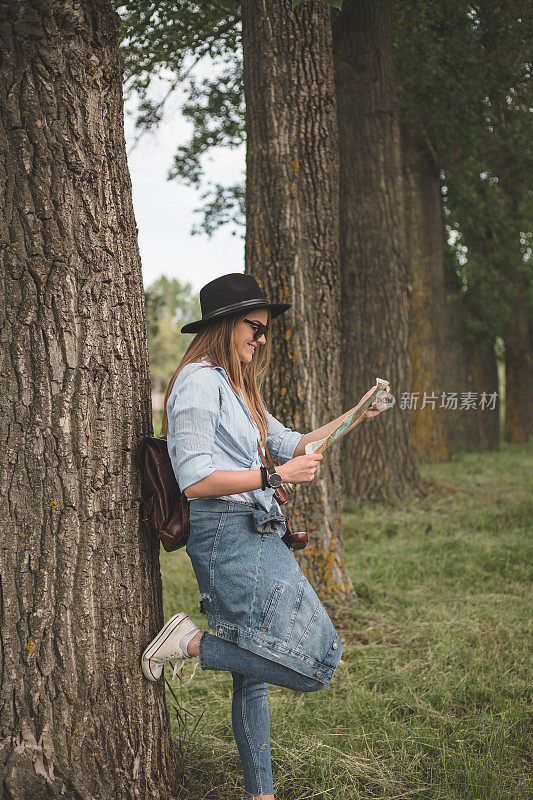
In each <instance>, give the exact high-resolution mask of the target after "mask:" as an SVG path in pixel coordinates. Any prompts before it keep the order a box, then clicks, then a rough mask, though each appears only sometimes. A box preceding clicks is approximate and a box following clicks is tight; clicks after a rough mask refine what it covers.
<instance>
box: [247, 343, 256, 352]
mask: <svg viewBox="0 0 533 800" xmlns="http://www.w3.org/2000/svg"><path fill="white" fill-rule="evenodd" d="M248 347H250V348H251V350H252V353H255V347H254V346H253V345H251V344H249V345H248Z"/></svg>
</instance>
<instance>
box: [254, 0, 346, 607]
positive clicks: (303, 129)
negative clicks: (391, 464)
mask: <svg viewBox="0 0 533 800" xmlns="http://www.w3.org/2000/svg"><path fill="white" fill-rule="evenodd" d="M242 17H243V50H244V87H245V97H246V131H247V155H246V209H247V229H246V269H247V270H248V271H249V272H252V273H253V274H254V275H255V276H256V277H257V278H258V280H259V281H260V283H261V284H262V286H263V288H264V290H265V291H266V293H267V295H268V296H270V297H271V298H275V299H279V300H280V301H287V302H289V303H292V308H291V309H290V310H289V311H288V312H287V313H286V314H284V315H283V316H281V317H280V318H279V320H275V322H274V330H275V336H274V338H273V361H272V365H273V366H272V369H271V370H270V374H269V376H268V378H267V382H266V384H265V396H266V399H267V402H268V404H269V405H270V407H271V408H272V412H273V413H274V414H275V415H277V416H279V417H280V418H281V419H282V420H283V421H284V422H285V424H287V425H289V426H291V427H293V428H294V429H296V430H300V431H302V432H307V431H310V430H314V429H315V428H318V427H320V426H322V425H324V424H325V423H326V422H328V421H329V420H331V419H334V418H335V417H337V416H339V415H340V413H341V411H342V409H341V370H340V351H339V348H340V276H339V256H338V145H337V122H336V107H335V91H334V86H333V66H332V56H331V24H330V16H329V7H328V6H327V5H326V4H325V3H316V4H315V3H302V4H301V5H300V6H299V7H297V8H296V9H295V10H294V11H292V10H291V4H290V0H275V1H274V2H267V1H266V0H258V1H257V2H252V0H244V2H243V4H242ZM340 474H341V470H340V450H339V448H338V447H337V448H332V449H331V450H330V451H328V453H327V454H326V455H325V457H324V461H323V462H322V465H321V467H320V469H319V470H318V471H317V474H316V476H315V480H314V481H313V482H312V484H310V485H309V486H300V488H299V489H298V492H297V494H296V497H295V499H293V500H292V501H291V505H290V508H289V513H290V514H291V518H292V520H293V522H294V525H293V527H294V528H295V529H296V530H301V529H303V528H306V529H307V530H308V531H309V533H310V544H309V545H308V546H307V548H306V550H305V551H304V552H303V553H302V554H300V555H299V556H298V559H299V561H300V564H301V566H302V569H303V570H304V571H305V572H306V574H307V577H308V578H309V580H310V581H311V583H312V584H313V586H314V587H315V589H316V591H317V593H318V594H319V595H320V597H321V598H322V599H323V600H329V599H331V600H342V599H346V598H348V597H351V596H353V587H352V585H351V581H350V578H349V576H348V573H347V571H346V567H345V564H344V549H343V538H342V527H341V490H342V486H341V480H340Z"/></svg>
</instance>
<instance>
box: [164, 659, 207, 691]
mask: <svg viewBox="0 0 533 800" xmlns="http://www.w3.org/2000/svg"><path fill="white" fill-rule="evenodd" d="M169 660H170V659H169ZM180 661H181V664H180ZM199 663H200V661H197V662H196V664H195V665H194V669H193V671H192V675H191V677H190V678H189V680H188V681H186V682H185V685H187V684H188V683H190V682H191V681H192V679H193V678H194V673H195V672H196V667H197V666H198V664H199ZM178 664H180V665H179V667H178ZM184 664H185V659H184V658H182V659H179V660H178V661H176V663H175V664H174V671H173V672H172V683H174V679H175V677H176V674H177V673H178V672H181V670H182V669H183V665H184Z"/></svg>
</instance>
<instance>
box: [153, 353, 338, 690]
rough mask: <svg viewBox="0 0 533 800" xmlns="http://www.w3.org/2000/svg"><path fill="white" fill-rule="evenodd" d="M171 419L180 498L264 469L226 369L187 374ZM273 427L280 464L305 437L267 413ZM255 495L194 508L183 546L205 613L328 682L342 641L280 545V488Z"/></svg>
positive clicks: (253, 645) (215, 625) (255, 647)
mask: <svg viewBox="0 0 533 800" xmlns="http://www.w3.org/2000/svg"><path fill="white" fill-rule="evenodd" d="M199 367H200V368H199ZM205 367H207V368H205ZM177 384H178V385H177ZM167 417H168V433H167V445H168V450H169V455H170V458H171V462H172V466H173V469H174V473H175V475H176V479H177V481H178V484H179V486H180V488H181V489H182V491H183V490H184V489H186V488H187V486H190V485H191V484H193V483H196V482H197V481H199V480H201V479H202V478H204V477H206V476H207V475H210V474H211V473H212V472H214V471H215V470H219V469H221V470H243V469H259V467H260V466H261V461H260V458H259V454H258V452H257V429H256V427H255V425H254V423H253V421H252V419H251V417H250V415H249V412H248V409H247V407H246V404H245V403H244V402H243V401H242V399H241V398H240V397H239V396H238V395H237V394H236V393H235V391H234V390H233V388H232V386H231V384H230V382H229V379H228V377H227V375H226V372H225V371H224V370H223V369H222V368H221V367H218V366H216V367H214V366H212V365H210V364H209V362H203V363H202V362H196V363H195V364H189V365H187V366H186V367H184V368H183V369H182V370H181V372H180V374H179V375H178V378H177V380H176V382H175V384H174V387H173V389H172V392H171V394H170V396H169V398H168V401H167ZM268 424H269V427H268V436H267V445H268V448H269V450H270V452H271V454H272V457H273V458H274V460H275V461H276V462H277V463H285V461H288V460H289V459H290V458H292V454H293V452H294V450H295V448H296V446H297V444H298V442H299V441H300V438H301V436H302V434H300V433H297V432H296V431H292V430H291V429H289V428H285V427H284V426H283V425H282V424H281V423H280V422H279V421H278V420H277V419H276V418H275V417H273V416H272V415H270V414H269V415H268ZM252 495H253V498H254V500H255V502H254V503H253V504H251V503H250V504H248V503H244V502H242V503H241V502H237V501H234V500H223V499H219V498H213V497H209V498H193V499H191V500H190V501H189V506H190V531H189V539H188V542H187V545H186V548H185V549H186V552H187V554H188V555H189V558H190V559H191V563H192V566H193V570H194V573H195V576H196V580H197V582H198V588H199V591H200V602H201V609H202V611H204V612H205V614H206V616H207V622H208V625H209V627H210V628H211V629H212V630H213V631H214V632H215V633H216V635H217V636H219V637H221V638H224V639H227V640H228V641H232V642H236V643H237V644H238V645H239V647H242V648H244V649H246V650H249V651H251V652H253V653H256V654H258V655H260V656H263V657H265V658H268V659H270V660H273V661H276V662H277V663H279V664H283V665H285V666H287V667H290V668H292V669H294V670H296V671H297V672H300V673H301V674H303V675H306V676H308V677H310V678H315V679H317V680H319V681H321V682H323V683H324V684H327V683H329V681H330V680H331V678H332V677H333V674H334V672H335V669H336V667H337V665H338V663H339V661H340V658H341V655H342V644H341V641H340V638H339V635H338V634H337V631H336V630H335V627H334V626H333V623H332V622H331V620H330V618H329V616H328V614H327V612H326V610H325V609H324V607H323V605H322V603H321V601H320V600H319V598H318V596H317V594H316V592H315V590H314V589H313V587H312V586H311V584H310V583H309V581H308V580H307V578H306V577H305V575H304V574H303V572H302V570H301V568H300V566H299V564H298V562H297V561H296V558H295V557H294V555H293V553H292V552H291V550H289V548H288V547H287V546H286V545H285V543H284V542H283V541H282V539H281V537H282V536H283V535H284V533H285V531H286V526H285V522H284V517H283V514H282V513H281V509H280V507H279V505H278V503H277V502H276V500H275V499H274V496H273V495H274V490H273V489H266V490H264V491H263V490H261V489H258V490H254V492H252Z"/></svg>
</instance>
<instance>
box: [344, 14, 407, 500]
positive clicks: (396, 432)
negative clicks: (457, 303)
mask: <svg viewBox="0 0 533 800" xmlns="http://www.w3.org/2000/svg"><path fill="white" fill-rule="evenodd" d="M333 51H334V59H335V83H336V88H337V103H338V120H339V153H340V164H341V170H340V219H341V224H340V254H341V264H342V289H343V298H342V326H343V327H342V334H343V336H342V342H343V396H344V410H346V409H348V408H350V407H352V406H353V405H354V404H355V402H356V401H357V400H358V399H359V398H360V396H361V395H362V394H364V393H365V392H366V391H367V389H369V388H370V386H372V385H373V384H374V383H375V380H376V377H380V378H386V379H388V380H389V381H390V385H391V391H392V394H393V395H394V396H395V397H396V398H397V402H396V405H395V406H394V407H393V408H392V409H389V410H387V411H385V412H383V414H382V415H381V416H380V417H378V418H377V419H376V420H375V421H374V422H370V423H368V422H364V423H362V425H361V426H360V427H359V428H357V429H356V431H354V433H353V434H351V435H349V436H347V437H346V438H345V439H344V440H343V442H342V464H343V478H344V490H345V494H346V496H347V498H350V499H353V500H356V501H363V500H379V501H382V500H385V499H387V498H390V497H393V496H398V497H405V496H411V495H416V494H420V493H421V492H422V482H421V480H420V476H419V474H418V469H417V466H416V463H415V456H414V453H413V444H412V435H411V419H410V416H411V415H410V413H409V411H407V410H402V409H401V408H400V403H399V400H400V397H401V395H402V393H403V392H409V391H411V386H410V364H409V331H408V319H409V301H410V297H409V295H410V286H409V283H408V268H407V261H406V241H405V219H404V200H403V189H402V162H401V150H400V125H399V109H398V101H397V96H396V87H395V82H394V74H393V64H392V48H391V36H390V27H389V14H388V9H387V6H386V4H385V3H383V2H370V0H349V1H348V0H345V2H344V3H343V7H342V14H341V15H339V17H338V19H337V20H336V22H335V25H334V26H333Z"/></svg>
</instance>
